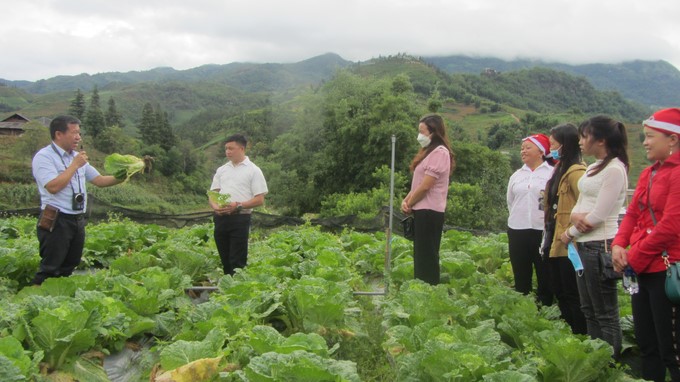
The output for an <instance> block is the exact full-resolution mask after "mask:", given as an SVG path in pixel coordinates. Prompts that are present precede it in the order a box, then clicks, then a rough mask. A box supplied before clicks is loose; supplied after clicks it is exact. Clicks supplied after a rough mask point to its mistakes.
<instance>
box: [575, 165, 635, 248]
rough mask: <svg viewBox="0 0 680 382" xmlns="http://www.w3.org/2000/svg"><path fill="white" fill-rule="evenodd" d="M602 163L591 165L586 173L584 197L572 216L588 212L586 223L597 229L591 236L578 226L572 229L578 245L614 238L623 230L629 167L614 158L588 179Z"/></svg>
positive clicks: (581, 182) (580, 187) (581, 189)
mask: <svg viewBox="0 0 680 382" xmlns="http://www.w3.org/2000/svg"><path fill="white" fill-rule="evenodd" d="M599 163H602V160H597V161H596V162H595V163H593V164H591V165H590V166H588V168H587V169H586V173H585V174H584V175H583V176H582V177H581V179H580V180H579V181H578V190H579V192H580V194H579V196H578V200H577V201H576V205H575V206H574V208H573V209H572V210H571V213H572V214H574V213H588V215H586V220H587V221H588V223H590V224H592V225H593V226H594V227H595V228H594V229H593V230H592V231H590V232H588V233H581V232H579V231H578V230H577V229H576V227H574V226H572V227H570V228H569V235H571V236H572V237H574V238H575V239H576V241H577V242H586V241H598V240H605V239H611V238H613V237H614V236H616V231H617V230H618V228H619V223H618V220H619V212H620V211H621V207H622V206H623V203H624V202H625V200H626V190H627V188H628V173H627V172H626V166H624V164H623V162H621V161H620V160H619V159H618V158H614V159H612V160H611V162H609V164H607V167H605V168H603V169H602V171H600V172H599V173H597V174H596V175H593V176H588V174H589V173H591V172H592V170H593V167H595V166H597V165H598V164H599Z"/></svg>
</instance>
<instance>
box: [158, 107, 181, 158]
mask: <svg viewBox="0 0 680 382" xmlns="http://www.w3.org/2000/svg"><path fill="white" fill-rule="evenodd" d="M155 120H156V130H157V131H158V138H159V140H158V144H160V145H161V147H162V148H163V149H164V150H165V151H168V150H170V149H171V148H172V147H173V146H175V144H176V139H175V135H174V134H173V132H172V127H171V126H170V121H168V113H166V112H164V111H162V110H161V107H160V106H158V107H157V109H156V112H155Z"/></svg>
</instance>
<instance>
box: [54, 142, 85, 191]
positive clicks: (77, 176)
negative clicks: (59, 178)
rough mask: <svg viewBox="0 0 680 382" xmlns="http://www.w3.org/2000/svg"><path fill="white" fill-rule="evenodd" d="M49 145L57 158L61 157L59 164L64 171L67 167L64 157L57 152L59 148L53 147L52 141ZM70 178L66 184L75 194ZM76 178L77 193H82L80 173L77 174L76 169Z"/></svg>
mask: <svg viewBox="0 0 680 382" xmlns="http://www.w3.org/2000/svg"><path fill="white" fill-rule="evenodd" d="M50 146H52V150H54V152H55V153H56V154H57V156H58V157H59V159H61V164H63V165H64V171H66V169H67V168H68V166H66V162H65V161H64V158H63V157H62V156H61V154H59V150H57V148H56V147H54V142H52V143H51V144H50ZM71 179H73V178H71ZM71 179H69V180H68V185H69V186H71V191H73V195H75V194H76V190H75V188H73V182H72V181H71ZM76 180H77V181H78V193H79V194H82V193H83V189H82V187H81V186H80V174H78V170H76Z"/></svg>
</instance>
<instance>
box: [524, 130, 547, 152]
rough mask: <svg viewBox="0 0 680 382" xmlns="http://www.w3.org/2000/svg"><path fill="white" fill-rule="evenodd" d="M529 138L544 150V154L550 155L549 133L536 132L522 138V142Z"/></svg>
mask: <svg viewBox="0 0 680 382" xmlns="http://www.w3.org/2000/svg"><path fill="white" fill-rule="evenodd" d="M526 140H529V141H531V143H533V144H535V145H536V147H538V149H539V150H541V152H543V156H548V154H549V153H550V138H548V136H547V135H545V134H534V135H530V136H528V137H526V138H524V139H522V142H524V141H526Z"/></svg>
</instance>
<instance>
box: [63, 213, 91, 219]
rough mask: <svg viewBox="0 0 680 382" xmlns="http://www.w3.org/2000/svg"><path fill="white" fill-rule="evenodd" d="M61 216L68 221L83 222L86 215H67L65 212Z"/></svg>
mask: <svg viewBox="0 0 680 382" xmlns="http://www.w3.org/2000/svg"><path fill="white" fill-rule="evenodd" d="M59 216H63V217H64V218H66V219H70V220H83V219H85V214H84V213H83V214H66V213H63V212H59Z"/></svg>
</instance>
